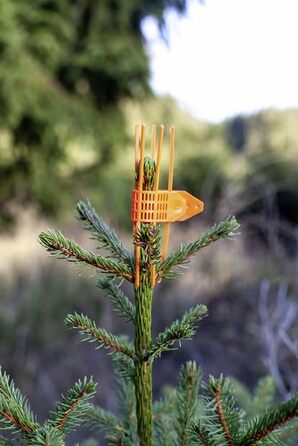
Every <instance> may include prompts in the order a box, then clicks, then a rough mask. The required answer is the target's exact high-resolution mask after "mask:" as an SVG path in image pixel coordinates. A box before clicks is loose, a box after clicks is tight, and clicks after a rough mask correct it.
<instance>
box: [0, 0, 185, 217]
mask: <svg viewBox="0 0 298 446" xmlns="http://www.w3.org/2000/svg"><path fill="white" fill-rule="evenodd" d="M168 7H172V8H174V9H176V10H177V11H179V12H181V13H182V12H183V11H184V10H185V7H186V1H185V0H129V1H125V2H124V1H122V0H93V1H88V0H32V1H30V2H24V1H22V0H13V1H12V0H1V2H0V61H1V62H0V115H1V119H0V209H1V211H0V222H1V221H2V223H3V222H4V221H5V220H11V219H13V218H14V211H13V209H14V208H15V207H14V206H13V205H15V204H17V205H19V204H21V205H23V204H27V203H30V202H33V203H34V204H37V206H39V208H40V209H41V210H42V211H43V212H45V213H50V214H53V213H56V212H57V211H58V210H59V209H61V207H62V206H63V207H64V208H65V206H67V201H68V196H69V195H68V193H69V191H70V190H71V192H72V196H73V194H74V192H75V194H79V190H80V187H82V185H84V186H85V187H86V186H87V184H88V185H90V184H91V183H92V182H93V184H97V185H98V184H99V178H100V175H101V173H102V169H103V168H104V167H105V166H106V165H107V163H108V162H109V161H110V160H111V159H113V154H114V153H115V151H116V150H118V149H119V148H120V147H121V146H123V145H124V143H125V141H126V136H125V126H124V122H125V119H124V116H123V113H122V112H121V110H120V108H119V103H120V101H121V100H122V99H123V98H125V97H132V98H140V97H144V95H145V94H146V93H149V92H150V89H149V85H148V80H149V63H148V55H147V54H146V49H145V44H144V43H145V42H144V37H143V34H142V26H141V25H142V20H143V19H144V18H145V17H146V16H148V15H152V16H153V17H155V18H156V19H157V20H158V21H159V24H160V27H161V29H162V27H163V26H164V12H165V10H166V9H167V8H168ZM91 173H92V174H91ZM72 200H73V198H72Z"/></svg>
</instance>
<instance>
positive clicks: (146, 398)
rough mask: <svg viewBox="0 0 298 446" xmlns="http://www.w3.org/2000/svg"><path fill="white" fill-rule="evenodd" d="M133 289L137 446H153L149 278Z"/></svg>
mask: <svg viewBox="0 0 298 446" xmlns="http://www.w3.org/2000/svg"><path fill="white" fill-rule="evenodd" d="M140 279H141V280H140V286H139V288H138V289H135V304H136V332H135V350H136V355H137V357H138V358H141V359H139V360H138V361H136V365H135V371H136V374H135V379H136V383H135V391H136V406H137V407H136V409H137V419H138V434H139V438H140V446H152V361H151V360H148V359H147V358H146V354H147V352H148V351H149V350H150V349H151V345H152V335H151V318H152V295H153V288H152V287H151V283H150V277H148V274H146V275H145V274H143V275H142V274H141V277H140Z"/></svg>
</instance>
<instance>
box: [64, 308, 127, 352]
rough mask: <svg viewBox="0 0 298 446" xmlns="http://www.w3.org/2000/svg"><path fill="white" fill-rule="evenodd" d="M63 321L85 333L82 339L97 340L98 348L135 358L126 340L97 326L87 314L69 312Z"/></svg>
mask: <svg viewBox="0 0 298 446" xmlns="http://www.w3.org/2000/svg"><path fill="white" fill-rule="evenodd" d="M65 323H66V325H68V326H69V327H70V328H74V329H77V330H79V332H80V334H82V335H86V337H85V338H84V339H83V340H84V341H89V342H98V343H99V347H98V348H101V347H105V348H110V349H112V351H114V352H118V353H123V354H124V355H127V356H128V357H129V358H132V359H134V358H135V353H134V349H133V347H132V346H131V345H130V344H129V343H128V342H127V341H126V340H124V339H123V338H120V337H119V336H115V335H113V334H111V333H108V332H107V331H106V330H105V329H104V328H99V327H97V326H96V323H95V322H94V321H91V319H89V318H88V317H87V316H85V315H83V314H78V313H75V314H73V315H72V314H69V315H68V316H67V318H66V319H65Z"/></svg>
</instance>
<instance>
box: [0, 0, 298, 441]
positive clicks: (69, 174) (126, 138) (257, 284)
mask: <svg viewBox="0 0 298 446" xmlns="http://www.w3.org/2000/svg"><path fill="white" fill-rule="evenodd" d="M185 7H186V2H185V1H184V0H129V1H121V0H93V1H92V2H91V1H88V0H34V1H30V2H24V1H22V0H1V2H0V253H1V256H0V258H1V260H0V364H1V366H3V368H4V369H5V370H7V371H8V372H9V373H10V374H11V375H12V376H13V378H14V379H15V381H16V383H17V385H18V386H20V387H21V389H22V391H23V392H24V393H26V394H27V395H28V396H29V399H30V401H31V402H32V406H33V407H34V408H35V409H36V410H37V411H38V412H39V413H40V416H41V418H42V417H44V416H45V414H46V412H47V410H49V409H50V408H51V407H52V405H53V403H54V402H55V401H56V399H57V398H58V396H59V395H60V393H61V392H64V391H65V390H66V389H67V388H68V386H69V385H70V383H72V382H73V381H74V380H76V379H77V378H78V377H81V376H84V375H85V374H87V375H90V374H93V375H94V377H95V379H96V380H98V381H99V393H98V397H97V398H98V400H99V401H100V402H101V403H102V404H103V405H104V406H105V407H107V408H110V409H114V406H115V395H114V391H113V382H114V375H113V373H111V364H110V360H109V358H108V357H107V356H106V354H105V352H94V351H93V348H92V347H90V346H87V345H81V344H80V341H79V339H78V338H77V337H76V336H74V334H73V333H69V332H68V331H67V329H66V328H65V327H64V325H63V319H64V318H65V316H66V314H67V313H68V312H73V311H74V310H76V311H79V312H80V311H84V312H86V313H87V314H90V315H91V316H93V317H94V316H95V318H96V319H97V321H98V323H99V325H100V326H104V327H105V328H107V329H112V330H113V331H115V332H118V333H127V330H128V327H127V326H123V325H121V324H120V322H119V321H117V319H115V317H114V315H112V314H111V308H110V305H109V302H108V301H107V300H106V299H105V298H104V297H103V296H102V295H101V292H100V291H99V290H98V289H97V288H96V282H97V277H96V276H95V275H94V274H93V272H92V271H91V272H90V271H87V270H85V271H83V272H78V270H77V269H74V268H70V266H69V265H68V264H65V263H64V262H58V261H57V260H53V259H50V258H48V257H47V255H46V254H45V252H44V251H43V250H42V248H41V247H40V246H39V245H38V243H37V235H38V233H39V232H40V230H42V229H45V228H46V227H48V226H50V227H51V226H54V227H55V228H60V229H62V230H63V231H64V232H65V233H66V234H67V235H68V236H71V237H75V238H76V240H78V241H80V242H81V243H83V244H85V245H86V246H87V247H93V249H95V247H94V244H93V243H92V241H90V240H87V238H86V235H85V234H84V233H83V232H82V229H81V228H80V226H79V224H78V223H77V222H76V221H75V219H74V218H73V215H74V206H75V203H76V201H77V200H78V199H81V198H83V199H84V198H86V197H88V198H89V199H90V200H91V202H92V203H93V205H94V206H95V207H96V209H97V211H98V213H99V214H100V215H101V216H103V217H104V218H105V219H106V220H107V221H108V222H109V223H111V224H112V225H113V226H114V227H115V228H116V229H117V230H118V231H120V233H121V234H122V237H123V238H124V240H126V242H127V244H128V245H129V246H130V247H131V235H130V232H129V231H130V190H131V188H132V166H133V132H134V125H135V123H139V122H145V123H147V124H148V125H151V124H152V123H157V124H159V123H164V124H165V126H166V128H167V129H168V127H169V125H170V124H175V126H176V154H177V155H176V168H175V181H174V183H175V188H176V189H179V188H181V189H186V190H188V191H189V192H191V193H193V194H195V195H196V196H198V197H199V198H201V199H202V200H204V201H205V203H206V211H205V212H204V214H203V215H202V216H199V217H197V218H195V219H193V220H192V221H191V222H190V223H184V224H180V225H179V224H177V225H175V228H174V229H173V233H172V236H171V243H172V246H177V245H179V243H180V242H181V241H183V240H189V239H192V238H195V237H196V236H197V235H198V234H199V233H200V232H201V231H203V230H205V229H206V227H208V226H210V225H212V224H213V223H215V222H216V221H219V220H220V219H221V218H224V217H226V216H228V215H229V214H235V215H236V216H237V218H238V219H239V221H240V223H241V235H240V236H239V237H238V238H237V241H235V242H233V243H231V242H230V243H228V242H219V243H218V244H216V245H215V246H214V247H212V248H210V249H208V250H206V252H202V253H201V255H200V257H199V258H198V259H197V260H196V261H194V262H193V264H192V267H191V269H190V270H189V271H188V272H186V273H185V274H184V276H183V277H182V278H181V279H180V282H178V285H177V283H176V284H175V285H176V286H175V287H174V286H173V285H172V284H171V283H170V282H169V283H163V284H161V285H160V286H159V287H158V290H157V293H156V297H155V306H154V313H155V318H154V321H155V322H154V330H157V328H158V327H159V328H161V327H162V326H164V325H165V324H166V323H168V322H170V321H171V320H173V319H175V318H176V317H177V316H178V315H179V314H180V313H181V311H182V310H183V309H185V308H187V307H188V306H189V304H191V303H194V302H196V303H198V302H201V303H206V304H207V305H208V306H209V313H210V315H209V318H208V319H206V320H205V321H203V323H202V325H201V333H200V334H199V336H197V337H196V339H195V341H194V342H192V343H186V344H185V345H184V349H183V350H182V353H181V352H179V353H178V352H177V353H171V354H167V355H166V356H165V358H164V359H163V360H161V361H160V363H159V364H158V365H157V366H156V375H155V376H156V379H155V383H154V386H155V392H156V395H158V394H159V391H160V388H161V387H162V385H163V384H165V383H171V382H175V381H176V371H178V368H179V364H180V363H182V362H184V361H185V360H186V359H194V360H197V361H198V362H199V363H200V364H201V365H202V367H203V369H204V371H205V373H206V374H208V373H213V374H215V375H218V374H219V373H220V372H223V373H225V374H226V375H231V376H234V377H236V378H238V379H240V380H241V381H242V382H243V383H244V384H246V385H247V386H248V387H250V388H251V387H253V386H254V385H255V384H256V382H257V379H258V377H260V376H263V375H265V374H268V373H270V374H273V376H274V378H275V380H276V383H277V386H278V390H279V394H280V397H286V396H288V395H289V394H290V393H291V392H292V391H293V390H297V389H298V378H297V376H298V373H297V372H298V362H297V359H298V333H297V331H298V330H297V323H295V322H296V320H297V319H296V320H295V317H296V312H297V311H296V310H297V303H298V278H297V266H298V259H297V252H298V166H297V157H298V130H297V129H298V109H297V110H294V109H293V110H288V111H279V110H274V109H270V110H264V111H261V112H258V113H257V114H255V115H251V116H235V117H234V118H233V119H229V120H226V121H224V122H222V123H221V124H209V123H207V122H199V121H197V120H196V119H194V118H192V117H191V116H190V115H188V114H187V113H186V112H185V111H183V110H182V109H180V108H179V107H178V105H177V104H176V103H175V102H174V101H173V100H172V99H171V98H168V97H164V98H157V97H154V95H153V93H152V92H151V90H150V87H149V79H150V70H149V60H148V55H147V53H146V42H145V39H144V36H143V34H142V20H143V19H144V18H145V17H147V16H149V15H150V16H153V17H155V18H156V19H157V20H158V21H159V24H160V30H161V34H162V35H166V28H165V23H164V20H163V17H164V13H165V10H166V9H167V8H175V9H176V10H177V11H178V12H179V13H181V14H182V13H183V12H184V10H185ZM219 75H220V74H219ZM165 167H166V166H165ZM90 274H91V277H90ZM130 291H131V290H128V293H129V292H130ZM86 435H87V434H86Z"/></svg>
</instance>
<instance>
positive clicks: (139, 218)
mask: <svg viewBox="0 0 298 446" xmlns="http://www.w3.org/2000/svg"><path fill="white" fill-rule="evenodd" d="M139 197H141V208H140V209H139V208H138V203H139ZM203 207H204V204H203V203H202V202H201V201H200V200H198V199H197V198H195V197H192V196H191V195H190V194H188V193H187V192H185V191H168V190H159V191H156V192H155V191H142V192H139V191H138V190H137V189H134V190H133V191H132V206H131V219H132V221H133V222H141V223H167V222H175V221H183V220H186V219H188V218H189V217H191V216H193V215H196V214H198V213H199V212H202V211H203ZM138 211H139V212H140V215H138Z"/></svg>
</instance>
